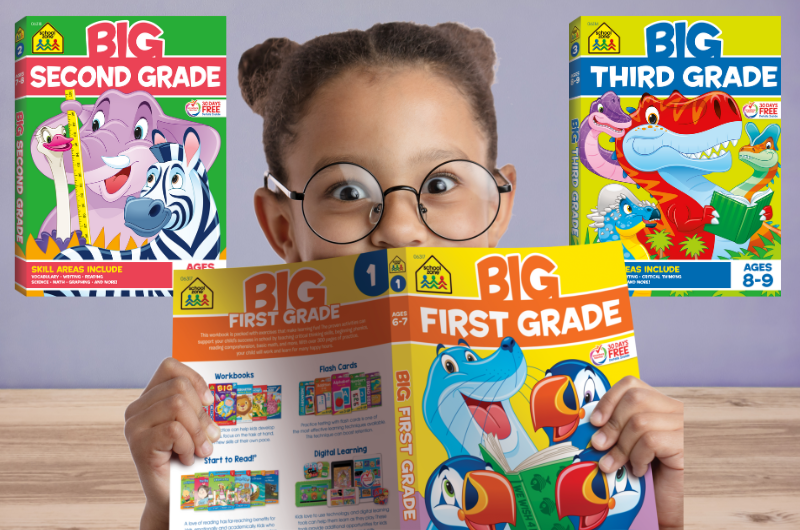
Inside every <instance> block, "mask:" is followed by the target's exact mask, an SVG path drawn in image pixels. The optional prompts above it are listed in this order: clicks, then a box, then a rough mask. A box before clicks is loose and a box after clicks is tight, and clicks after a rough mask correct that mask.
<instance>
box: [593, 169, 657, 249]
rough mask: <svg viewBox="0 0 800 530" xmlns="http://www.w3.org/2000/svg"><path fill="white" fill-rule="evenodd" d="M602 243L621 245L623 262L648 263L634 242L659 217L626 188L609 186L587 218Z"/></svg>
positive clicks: (649, 205)
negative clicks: (616, 242)
mask: <svg viewBox="0 0 800 530" xmlns="http://www.w3.org/2000/svg"><path fill="white" fill-rule="evenodd" d="M586 217H588V218H589V219H591V220H592V221H594V222H593V223H592V224H591V225H589V226H590V227H591V228H594V229H595V232H597V233H598V238H599V240H600V241H601V242H606V241H622V246H623V249H624V250H623V252H624V254H625V259H637V260H649V259H650V254H649V253H648V252H647V249H646V248H645V247H644V245H642V244H641V243H640V242H639V240H638V239H637V235H638V234H639V232H641V231H642V230H644V229H645V227H647V228H654V227H655V226H656V221H660V220H661V213H660V212H659V211H658V208H656V207H655V206H654V205H653V204H651V203H650V202H649V201H640V200H639V199H637V198H636V196H635V195H634V194H633V193H631V192H630V190H628V188H626V187H625V186H622V185H620V184H609V185H608V186H606V187H604V188H603V189H602V190H600V194H599V195H598V196H597V208H596V209H595V208H592V213H590V214H589V215H587V216H586Z"/></svg>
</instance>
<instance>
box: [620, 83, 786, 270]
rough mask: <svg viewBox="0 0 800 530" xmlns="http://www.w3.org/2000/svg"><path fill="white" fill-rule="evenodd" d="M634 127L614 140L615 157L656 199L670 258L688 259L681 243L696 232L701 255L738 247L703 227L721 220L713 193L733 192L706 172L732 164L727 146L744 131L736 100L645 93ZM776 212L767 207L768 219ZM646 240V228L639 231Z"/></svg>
mask: <svg viewBox="0 0 800 530" xmlns="http://www.w3.org/2000/svg"><path fill="white" fill-rule="evenodd" d="M630 116H631V121H632V127H631V128H629V129H627V130H626V131H625V133H624V135H623V137H622V139H621V140H617V141H616V144H615V145H616V154H617V160H618V162H619V164H620V166H621V167H622V169H623V170H624V171H625V173H626V174H627V175H628V176H630V177H631V179H633V181H634V182H635V183H636V184H637V185H640V186H641V187H643V188H644V189H645V190H646V191H647V192H648V193H649V194H650V195H651V196H652V197H654V198H655V200H656V202H657V203H658V205H659V207H660V208H661V210H662V214H663V219H662V220H661V223H659V224H666V225H667V227H668V229H669V232H671V233H672V234H673V235H674V236H675V240H674V241H673V245H672V246H671V247H670V249H668V252H666V253H665V254H666V255H667V256H668V257H669V258H670V259H690V258H692V257H693V256H689V255H687V254H686V252H685V248H687V247H686V246H685V245H681V244H680V243H681V242H682V241H684V240H686V239H689V238H692V237H693V236H697V237H698V238H699V239H701V240H702V241H703V242H704V244H705V249H704V250H703V251H702V252H701V253H700V254H699V255H698V256H697V258H699V259H711V258H712V257H713V256H715V255H720V254H723V251H724V250H725V249H736V248H738V245H736V244H735V243H734V242H732V241H729V240H727V239H723V238H721V237H717V236H714V235H713V234H711V233H709V232H707V231H706V230H705V226H706V225H707V224H719V219H718V218H719V214H718V213H717V212H716V210H715V209H714V208H713V207H711V206H710V203H711V196H712V194H713V193H714V191H719V192H720V193H725V194H730V192H729V191H727V190H725V189H723V188H721V187H720V186H717V185H716V184H714V183H713V182H711V181H710V180H708V179H707V178H706V177H705V175H707V174H709V173H722V172H726V171H728V170H729V169H730V168H731V164H732V163H733V160H732V156H731V154H730V153H729V152H728V149H729V146H731V145H733V146H735V145H736V143H737V142H738V140H739V138H740V137H741V134H742V116H741V112H740V111H739V107H738V105H737V104H736V102H735V101H734V100H733V98H731V97H730V96H729V95H728V94H726V93H724V92H719V91H714V92H708V93H706V94H703V95H702V96H698V97H696V98H693V99H687V98H686V97H684V96H683V95H681V93H680V92H678V91H677V90H676V91H674V92H672V94H671V95H670V96H669V97H668V98H667V99H663V100H662V99H659V98H656V97H653V96H651V95H650V94H647V93H645V94H643V95H642V98H641V99H640V100H639V106H638V108H637V109H635V110H634V112H632V113H631V115H630ZM771 217H772V211H771V209H770V210H765V219H770V218H771ZM638 237H639V240H640V241H642V243H645V241H646V239H645V232H644V231H643V232H641V233H639V234H638Z"/></svg>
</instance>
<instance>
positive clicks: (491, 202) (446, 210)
mask: <svg viewBox="0 0 800 530" xmlns="http://www.w3.org/2000/svg"><path fill="white" fill-rule="evenodd" d="M495 174H496V175H497V176H499V177H500V178H501V179H502V180H503V181H504V182H505V184H498V182H497V180H496V179H495V176H494V175H493V174H492V173H491V172H490V171H489V170H488V169H486V168H485V167H483V166H482V165H480V164H478V163H476V162H472V161H471V160H450V161H449V162H444V163H442V164H439V165H438V166H436V167H435V168H433V169H432V170H431V171H430V172H429V173H428V174H427V176H426V177H425V179H424V180H423V181H422V185H421V186H420V187H419V190H417V189H415V188H412V187H411V186H393V187H391V188H389V189H387V190H383V189H382V188H381V185H380V183H378V179H376V178H375V176H374V175H373V174H372V173H370V172H369V171H368V170H367V169H366V168H363V167H361V166H359V165H358V164H353V163H351V162H336V163H333V164H329V165H327V166H324V167H322V168H320V169H319V170H318V171H317V172H316V173H314V174H313V175H312V176H311V178H310V179H308V182H307V183H306V187H305V189H303V192H302V193H300V192H296V191H291V190H289V189H288V188H286V187H285V186H284V185H283V184H281V183H280V182H278V180H277V179H276V178H275V177H273V176H272V175H270V174H269V173H268V172H267V173H264V187H266V188H267V189H268V190H270V191H272V192H273V193H278V192H281V193H283V194H285V195H286V196H287V197H289V198H290V199H293V200H296V201H302V208H303V217H304V218H305V220H306V224H308V226H309V228H311V230H312V231H313V232H314V233H315V234H316V235H317V236H319V237H320V238H322V239H324V240H325V241H328V242H329V243H335V244H338V245H346V244H349V243H355V242H356V241H360V240H362V239H364V238H365V237H367V236H368V235H370V234H371V233H372V232H373V231H374V230H375V228H376V227H377V226H378V223H380V221H381V218H382V217H383V211H384V202H385V200H386V196H387V195H389V194H390V193H393V192H395V191H410V192H411V193H413V194H414V195H415V196H416V198H417V210H418V212H419V216H420V218H421V219H422V222H423V223H425V226H427V227H428V229H429V230H430V231H431V232H433V233H434V234H436V235H437V236H439V237H441V238H442V239H447V240H449V241H468V240H470V239H474V238H476V237H478V236H479V235H481V234H483V233H484V232H486V231H487V230H488V229H489V227H490V226H492V223H494V221H495V219H497V214H498V213H499V211H500V194H502V193H508V192H510V191H511V183H510V182H509V181H508V179H506V178H505V177H504V176H503V174H502V173H500V171H499V170H496V171H495Z"/></svg>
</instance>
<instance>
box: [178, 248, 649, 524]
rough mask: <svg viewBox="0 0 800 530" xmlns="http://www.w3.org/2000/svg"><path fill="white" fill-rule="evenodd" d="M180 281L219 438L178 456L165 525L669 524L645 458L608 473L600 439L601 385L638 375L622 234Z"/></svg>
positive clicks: (358, 258) (365, 257)
mask: <svg viewBox="0 0 800 530" xmlns="http://www.w3.org/2000/svg"><path fill="white" fill-rule="evenodd" d="M174 287H175V296H174V298H173V309H174V319H173V355H174V357H175V358H176V359H178V360H180V361H183V362H185V363H187V364H188V365H189V366H190V367H192V368H193V369H195V370H196V371H197V372H198V373H200V375H202V376H203V377H204V378H205V379H206V381H207V383H208V384H209V387H210V388H211V389H212V391H213V393H214V395H215V403H214V404H213V405H212V406H210V407H209V408H208V411H207V413H208V414H209V416H210V417H211V418H212V419H213V420H214V421H215V422H217V424H218V425H219V426H220V428H221V430H222V438H221V439H220V440H219V441H218V442H217V443H216V444H215V447H214V453H213V455H212V456H211V457H209V458H206V459H203V460H201V459H198V460H197V461H196V462H195V463H194V465H192V466H185V465H183V464H181V463H180V462H178V461H177V460H175V461H173V463H172V468H171V477H170V488H171V491H172V496H171V501H172V502H171V503H170V523H171V527H172V528H193V529H211V528H214V529H226V530H233V529H239V528H280V529H281V530H283V529H331V528H354V529H358V528H387V529H402V530H411V529H414V530H426V529H427V530H432V529H442V530H451V529H454V528H467V529H472V530H476V529H478V530H503V529H505V528H510V529H512V530H513V529H517V528H519V529H526V530H527V529H541V530H588V529H596V528H599V529H604V528H605V529H610V528H634V529H646V528H652V529H655V528H657V518H656V512H655V501H654V491H653V483H652V478H651V474H650V472H649V471H648V473H647V475H646V476H645V477H642V478H636V477H634V476H633V475H632V474H631V473H629V471H628V470H626V468H621V469H620V470H618V472H617V473H616V474H614V473H612V474H609V475H606V474H604V473H602V472H600V471H599V468H598V464H597V462H598V460H599V458H600V457H601V456H602V453H599V452H597V451H595V450H594V449H592V448H591V447H590V444H589V440H590V438H591V435H592V433H593V432H594V431H595V429H594V427H593V426H592V425H591V424H590V423H589V417H590V416H591V413H592V411H593V410H594V407H595V406H596V404H597V402H598V401H599V400H600V399H601V398H602V396H603V395H604V394H605V393H606V392H607V391H608V390H609V389H610V388H611V386H613V385H614V384H615V383H616V382H618V381H619V380H621V379H622V378H623V377H625V376H628V375H633V376H637V377H638V375H639V370H638V361H637V348H636V343H635V341H634V334H633V321H632V317H631V309H630V305H629V295H628V287H627V282H626V275H625V268H624V264H623V252H622V246H621V244H620V243H604V244H597V245H590V246H580V247H555V248H527V249H524V248H520V249H471V248H461V249H459V248H413V249H392V250H381V251H376V252H371V253H367V254H361V255H355V256H348V257H341V258H336V259H330V260H322V261H315V262H306V263H296V264H287V265H274V266H266V267H250V268H234V269H223V270H202V271H180V272H177V273H176V275H175V278H174ZM619 476H623V477H625V478H626V479H625V481H624V482H623V481H621V480H619V479H618V477H619ZM509 525H511V526H509Z"/></svg>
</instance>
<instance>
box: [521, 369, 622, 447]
mask: <svg viewBox="0 0 800 530" xmlns="http://www.w3.org/2000/svg"><path fill="white" fill-rule="evenodd" d="M609 388H611V384H610V383H609V382H608V379H606V376H605V375H603V373H602V372H601V371H600V370H598V369H596V368H595V367H593V366H592V365H591V364H589V363H585V362H583V361H575V360H570V361H563V362H560V363H558V364H556V365H555V366H553V367H552V368H550V369H549V370H547V372H546V373H545V376H544V377H543V378H542V379H540V380H539V382H538V383H536V384H535V385H534V386H533V390H532V391H531V419H532V420H533V430H534V431H538V430H539V429H542V428H544V430H545V432H546V433H547V437H548V438H549V439H550V443H551V444H553V443H561V442H566V441H569V442H571V443H572V445H574V446H575V447H577V448H579V449H583V448H585V447H586V446H587V445H589V440H591V438H592V434H594V433H595V431H596V430H597V428H596V427H594V426H593V425H592V424H591V423H589V417H590V416H591V415H592V411H593V410H594V407H595V406H596V405H597V402H598V401H600V398H602V397H603V395H604V394H605V393H606V392H607V391H608V389H609Z"/></svg>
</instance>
